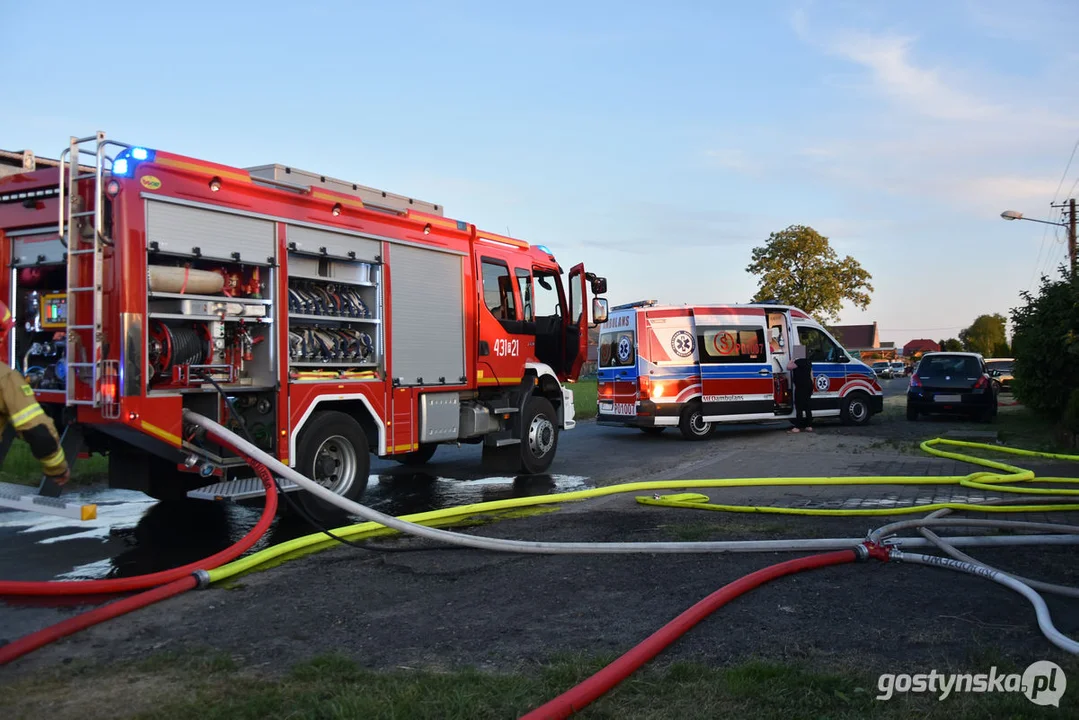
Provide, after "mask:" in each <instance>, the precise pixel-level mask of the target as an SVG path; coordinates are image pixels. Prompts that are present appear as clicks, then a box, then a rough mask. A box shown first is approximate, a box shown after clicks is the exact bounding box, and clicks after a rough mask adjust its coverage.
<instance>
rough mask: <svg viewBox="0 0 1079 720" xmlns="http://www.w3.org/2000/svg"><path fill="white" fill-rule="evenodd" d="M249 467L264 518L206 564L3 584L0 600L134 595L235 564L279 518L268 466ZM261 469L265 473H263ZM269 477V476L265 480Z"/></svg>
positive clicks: (274, 490)
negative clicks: (258, 483)
mask: <svg viewBox="0 0 1079 720" xmlns="http://www.w3.org/2000/svg"><path fill="white" fill-rule="evenodd" d="M248 464H250V465H251V467H253V468H254V469H255V472H256V473H257V474H258V476H259V478H260V479H261V480H262V484H263V485H264V486H265V487H266V504H265V505H264V506H263V508H262V517H260V518H259V521H258V523H257V524H256V525H255V526H254V527H253V528H251V530H250V531H248V533H247V534H246V535H244V536H243V538H242V539H241V540H240V541H239V542H238V543H236V544H235V545H233V546H232V547H229V548H226V549H224V550H222V551H221V552H219V553H217V554H216V555H211V556H210V557H208V558H206V559H204V560H198V561H196V562H193V563H188V564H187V565H183V566H181V567H178V568H173V569H172V570H162V571H161V572H156V573H150V574H149V575H137V576H135V577H129V578H116V579H110V580H65V581H56V580H47V581H44V582H30V581H23V580H0V596H3V595H39V596H40V595H104V594H112V593H123V592H131V591H132V590H145V589H146V588H152V587H157V586H158V585H164V584H165V583H169V582H172V581H173V580H179V579H180V578H182V577H184V576H185V575H190V574H191V573H193V572H195V571H196V570H211V569H213V568H215V567H217V566H219V565H224V564H225V563H227V562H232V561H233V560H235V559H236V558H238V557H240V555H243V554H244V553H245V552H247V551H248V550H249V549H250V548H251V546H252V545H254V544H255V543H256V542H258V540H259V538H261V537H262V536H263V535H265V534H266V532H267V531H268V530H269V529H270V523H272V522H273V519H274V516H275V515H276V514H277V487H276V486H275V485H274V482H273V478H272V477H271V476H270V471H269V470H267V469H266V468H265V466H263V465H260V464H258V463H256V462H255V461H254V460H250V459H248ZM260 469H261V470H260ZM264 475H265V476H264Z"/></svg>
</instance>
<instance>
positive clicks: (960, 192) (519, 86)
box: [0, 0, 1079, 344]
mask: <svg viewBox="0 0 1079 720" xmlns="http://www.w3.org/2000/svg"><path fill="white" fill-rule="evenodd" d="M85 8H86V6H85V5H84V4H81V3H66V2H49V1H48V0H38V1H37V2H33V3H16V2H13V1H12V0H0V28H4V29H5V32H4V33H3V40H2V41H0V47H3V61H2V62H0V67H3V69H4V73H3V74H4V77H5V83H4V84H5V93H4V97H3V101H2V103H0V148H2V149H5V150H22V149H31V150H33V151H34V152H35V153H37V154H38V155H41V156H43V157H56V156H57V155H58V154H59V152H60V151H61V150H62V149H63V148H64V147H65V146H66V142H67V138H68V137H69V136H70V135H89V134H93V133H94V132H95V131H97V130H104V131H105V132H106V133H107V134H108V135H109V136H110V137H113V138H116V139H118V140H122V141H124V142H129V143H132V144H139V145H145V146H147V147H153V148H160V149H163V150H168V151H171V152H176V153H181V154H184V155H190V156H193V157H197V158H201V159H205V160H210V161H214V162H220V163H224V164H228V165H233V166H237V167H250V166H255V165H262V164H267V163H275V162H276V163H282V164H286V165H291V166H293V167H297V168H301V169H305V170H311V171H314V172H318V173H320V174H325V175H328V176H332V177H337V178H341V179H347V180H349V181H352V182H357V183H361V184H364V185H369V186H374V187H378V188H380V189H384V190H389V191H392V192H396V193H400V194H403V195H408V196H411V197H416V198H419V199H423V200H426V201H428V202H432V203H436V204H439V205H443V206H445V210H446V214H447V215H448V216H450V217H453V218H456V219H460V220H465V221H467V222H470V223H475V224H476V225H478V226H479V227H480V228H482V229H486V230H488V231H491V232H498V233H503V234H509V235H512V236H513V237H518V238H522V239H524V240H528V241H529V242H532V243H537V244H544V245H547V246H548V247H549V248H551V250H552V251H553V252H554V253H555V255H556V257H558V259H559V261H560V263H561V264H562V266H563V267H564V268H568V267H570V266H571V265H574V264H576V263H577V262H581V261H583V262H584V263H585V264H586V266H587V267H588V268H589V269H590V270H592V271H594V272H597V273H598V274H600V275H604V276H606V277H607V278H608V281H609V292H608V297H609V298H610V300H611V303H612V304H618V303H623V302H630V301H635V300H641V299H655V300H658V301H660V302H662V303H672V304H682V303H726V302H732V303H733V302H748V301H749V300H750V299H751V297H752V295H753V293H754V291H755V289H756V279H755V278H753V277H752V276H749V275H748V274H747V273H746V272H745V268H746V266H747V265H748V264H749V262H750V253H751V250H752V248H753V247H755V246H759V245H762V244H763V243H764V242H765V241H766V240H767V238H768V235H769V233H771V232H776V231H779V230H782V229H784V228H786V227H787V226H789V225H794V224H800V225H809V226H812V227H813V228H815V229H816V230H817V231H818V232H820V233H821V234H822V235H824V236H826V237H828V238H829V239H830V240H831V243H832V246H833V247H834V248H835V250H836V251H837V252H838V253H839V254H840V256H843V255H847V254H849V255H851V256H853V257H854V258H855V259H857V260H858V261H859V262H860V263H861V264H862V265H863V266H864V267H865V269H866V270H868V271H869V272H870V273H871V274H872V276H873V279H872V284H873V286H874V289H875V290H874V292H873V295H872V303H871V304H870V306H869V307H868V308H867V309H866V310H865V311H861V310H858V309H852V308H849V307H848V308H845V310H844V312H843V313H842V315H841V317H840V321H841V322H842V323H850V324H854V323H859V324H861V323H872V322H876V323H877V324H878V327H879V329H880V336H881V339H882V340H884V341H895V342H897V343H898V344H902V343H904V342H906V341H907V340H909V339H911V338H920V337H928V338H932V339H940V338H943V337H951V336H956V335H957V334H958V332H959V330H960V329H962V328H963V327H965V326H967V325H969V324H970V323H971V322H972V321H973V320H974V318H975V317H976V316H978V315H980V314H983V313H1001V314H1003V315H1006V316H1007V315H1008V314H1009V312H1010V310H1011V308H1013V307H1015V306H1016V305H1017V304H1020V303H1021V296H1020V293H1021V292H1023V291H1027V290H1030V289H1035V290H1036V288H1037V284H1038V278H1039V277H1040V275H1041V274H1042V273H1048V274H1050V275H1056V268H1057V266H1058V265H1059V264H1060V263H1061V262H1062V261H1064V259H1065V257H1066V254H1067V252H1066V246H1065V244H1064V233H1063V232H1062V230H1061V229H1060V228H1055V227H1051V226H1047V225H1041V224H1038V223H1033V222H1024V221H1015V222H1005V221H1004V220H1002V219H1001V218H1000V213H1001V211H1003V210H1008V209H1013V210H1018V211H1020V212H1023V213H1024V214H1026V215H1027V216H1028V217H1032V218H1040V219H1053V220H1059V211H1057V210H1053V209H1052V208H1051V207H1050V203H1051V202H1053V201H1054V200H1056V201H1058V202H1059V201H1060V200H1062V199H1064V198H1066V197H1075V196H1076V193H1077V191H1079V188H1077V187H1076V184H1077V183H1079V157H1076V158H1075V160H1074V161H1072V162H1071V163H1070V164H1069V157H1070V156H1071V155H1072V153H1073V149H1074V148H1075V147H1076V144H1077V142H1079V92H1076V89H1077V84H1079V81H1077V78H1079V49H1077V47H1079V46H1076V45H1075V43H1074V33H1075V28H1076V27H1079V3H1076V2H1074V0H1056V1H1054V0H1026V1H1025V2H1024V3H1022V4H1019V3H1015V2H1012V1H1011V0H952V1H951V2H948V1H946V0H938V1H937V2H925V1H922V0H910V1H908V2H905V3H901V4H897V3H892V2H883V1H879V0H878V1H874V0H858V1H854V0H852V1H846V0H817V1H812V0H795V1H791V2H784V1H783V0H776V1H774V2H761V3H745V2H733V1H731V2H727V1H724V2H720V1H719V0H716V1H715V2H695V3H694V2H667V3H665V4H656V3H649V4H644V3H640V2H631V1H623V2H608V1H607V0H595V1H593V2H588V3H581V2H578V3H571V2H560V1H552V2H547V3H542V4H540V3H535V4H533V3H507V2H468V1H463V2H459V3H439V2H411V1H409V0H398V1H397V2H393V3H389V2H379V3H371V2H360V1H357V2H345V1H340V2H319V1H318V0H309V1H308V2H303V3H297V2H287V3H286V2H275V1H268V0H267V1H263V2H242V1H233V2H214V3H210V2H197V1H194V0H192V1H190V2H185V3H147V2H133V3H129V2H123V1H122V0H115V1H113V2H110V3H107V4H105V5H98V6H95V7H94V9H93V10H92V12H91V11H87V10H86V9H85ZM65 18H67V19H68V20H70V23H68V20H64V19H65ZM67 25H71V26H72V27H74V26H76V25H77V27H78V29H79V35H78V36H77V40H75V41H74V43H69V41H68V40H67V39H66V38H67V37H71V33H69V32H68V31H67V30H66V29H65V27H66V26H67ZM95 43H96V47H97V48H98V50H97V51H94V50H92V48H93V47H94V46H95ZM66 47H70V48H72V49H71V51H70V53H69V54H64V53H63V52H60V50H59V49H60V48H66ZM1066 168H1067V171H1065V169H1066ZM1069 191H1070V195H1069Z"/></svg>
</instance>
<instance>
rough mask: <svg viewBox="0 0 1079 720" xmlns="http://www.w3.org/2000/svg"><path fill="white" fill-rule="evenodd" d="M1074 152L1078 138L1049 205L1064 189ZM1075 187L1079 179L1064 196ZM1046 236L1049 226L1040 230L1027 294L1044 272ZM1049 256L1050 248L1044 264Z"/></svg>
mask: <svg viewBox="0 0 1079 720" xmlns="http://www.w3.org/2000/svg"><path fill="white" fill-rule="evenodd" d="M1076 150H1079V138H1076V140H1075V144H1074V145H1072V153H1071V155H1069V156H1068V163H1067V164H1066V165H1065V166H1064V172H1063V173H1062V174H1061V176H1060V182H1058V183H1057V189H1056V192H1054V193H1053V199H1052V200H1050V201H1049V204H1050V205H1052V204H1053V203H1055V202H1056V201H1057V197H1059V196H1060V188H1062V187H1064V180H1065V179H1067V177H1068V171H1069V170H1071V167H1072V160H1074V159H1075V151H1076ZM1077 186H1079V177H1076V178H1075V183H1074V184H1072V187H1071V190H1069V191H1068V194H1067V195H1065V197H1071V195H1072V193H1074V192H1075V188H1076V187H1077ZM1048 234H1049V226H1048V225H1047V226H1045V227H1044V228H1042V242H1041V245H1040V246H1039V247H1038V259H1037V260H1035V261H1034V272H1033V273H1032V274H1031V276H1030V282H1028V283H1027V292H1030V289H1031V288H1033V287H1034V280H1035V279H1037V278H1038V277H1040V276H1041V275H1044V274H1045V271H1044V270H1043V269H1042V253H1044V252H1045V238H1046V236H1047V235H1048ZM1057 237H1058V239H1059V233H1058V235H1057ZM1051 255H1052V248H1051V247H1050V250H1049V255H1047V256H1046V262H1048V261H1049V257H1050V256H1051ZM1039 270H1041V271H1040V272H1039Z"/></svg>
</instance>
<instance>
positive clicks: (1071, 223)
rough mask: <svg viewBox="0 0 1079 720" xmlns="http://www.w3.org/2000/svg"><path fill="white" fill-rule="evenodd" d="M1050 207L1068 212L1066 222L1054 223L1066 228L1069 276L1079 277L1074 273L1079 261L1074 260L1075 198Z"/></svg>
mask: <svg viewBox="0 0 1079 720" xmlns="http://www.w3.org/2000/svg"><path fill="white" fill-rule="evenodd" d="M1052 207H1055V208H1067V210H1066V211H1065V212H1067V214H1068V222H1067V223H1056V224H1058V225H1064V227H1066V228H1067V229H1068V267H1069V268H1070V270H1071V277H1072V278H1073V279H1074V278H1076V277H1079V276H1077V275H1076V266H1077V264H1079V263H1077V262H1076V257H1075V244H1076V243H1075V223H1076V216H1075V198H1071V199H1070V200H1068V202H1066V203H1061V204H1060V205H1053V206H1052Z"/></svg>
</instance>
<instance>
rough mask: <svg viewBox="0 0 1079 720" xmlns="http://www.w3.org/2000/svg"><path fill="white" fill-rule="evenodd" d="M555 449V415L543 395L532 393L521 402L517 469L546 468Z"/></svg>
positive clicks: (539, 470) (528, 471)
mask: <svg viewBox="0 0 1079 720" xmlns="http://www.w3.org/2000/svg"><path fill="white" fill-rule="evenodd" d="M557 450H558V416H557V415H556V414H555V410H554V405H552V404H551V401H550V400H548V399H547V398H545V397H540V396H539V395H533V396H531V397H530V398H528V401H527V402H526V403H525V409H524V414H523V415H522V417H521V472H522V473H524V474H526V475H539V474H541V473H544V472H547V468H549V467H551V463H552V462H554V456H555V452H556V451H557Z"/></svg>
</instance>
